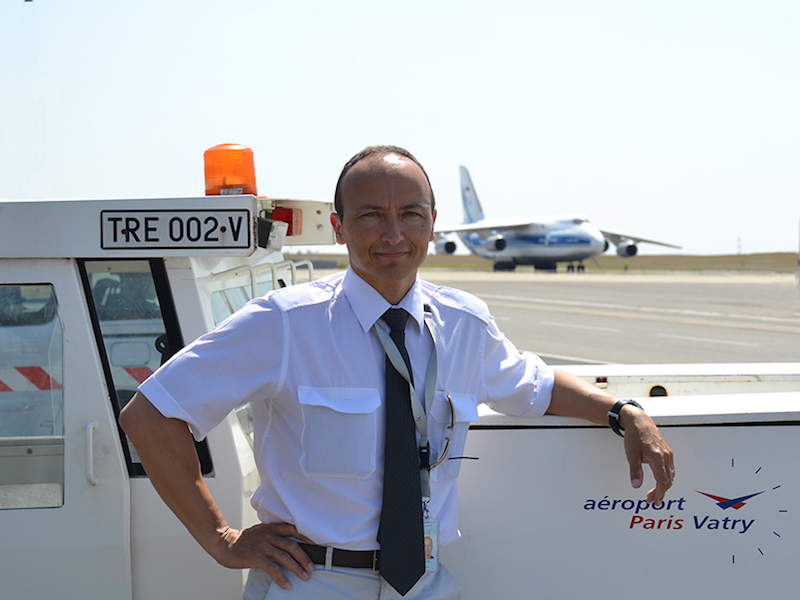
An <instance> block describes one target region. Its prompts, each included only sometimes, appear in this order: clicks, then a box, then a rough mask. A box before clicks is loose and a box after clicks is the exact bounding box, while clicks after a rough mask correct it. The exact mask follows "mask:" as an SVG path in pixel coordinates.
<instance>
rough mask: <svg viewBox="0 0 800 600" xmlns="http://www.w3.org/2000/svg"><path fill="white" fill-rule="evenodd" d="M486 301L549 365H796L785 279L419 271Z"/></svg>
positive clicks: (794, 292)
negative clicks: (760, 363)
mask: <svg viewBox="0 0 800 600" xmlns="http://www.w3.org/2000/svg"><path fill="white" fill-rule="evenodd" d="M420 276H421V277H422V278H423V279H426V280H428V281H431V282H433V283H437V284H440V285H448V286H452V287H457V288H460V289H463V290H466V291H469V292H471V293H473V294H475V295H476V296H478V297H480V298H482V299H483V300H484V301H486V302H487V303H488V305H489V308H490V309H491V312H492V314H493V315H494V316H495V319H496V320H497V323H498V325H499V326H500V329H501V330H502V331H503V332H504V333H505V334H506V336H507V337H508V338H509V339H511V341H513V342H514V343H515V344H516V345H517V347H518V348H519V349H520V350H528V351H531V352H534V353H536V354H539V355H540V356H541V357H542V358H544V359H545V360H546V361H547V362H548V363H550V364H613V363H621V364H653V363H731V362H737V363H738V362H750V363H753V362H800V290H798V287H797V281H796V278H795V277H794V276H793V275H785V274H747V275H742V274H736V273H733V274H725V273H709V272H684V273H681V272H669V273H666V274H660V273H659V274H654V273H636V272H629V273H622V274H621V273H616V274H611V273H609V274H603V273H600V274H597V273H590V274H587V273H584V274H578V273H555V274H549V273H547V274H546V273H531V272H513V273H494V272H471V271H447V270H438V269H422V270H421V272H420Z"/></svg>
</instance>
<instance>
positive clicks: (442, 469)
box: [428, 391, 478, 480]
mask: <svg viewBox="0 0 800 600" xmlns="http://www.w3.org/2000/svg"><path fill="white" fill-rule="evenodd" d="M449 395H450V399H452V401H453V409H452V412H451V409H450V401H449V400H448V392H444V391H437V392H436V395H435V396H434V398H433V405H432V406H431V418H430V419H429V420H428V428H429V434H430V435H429V439H430V442H431V452H432V454H433V456H432V457H431V463H434V462H436V461H438V460H439V459H440V458H441V456H442V453H443V452H444V451H445V449H446V450H447V454H446V455H445V457H444V460H443V461H442V462H440V463H439V464H438V465H436V467H435V468H434V469H433V470H432V471H431V478H435V479H438V480H442V479H455V478H456V477H458V474H459V472H460V471H461V462H462V460H461V457H463V456H464V446H465V445H466V443H467V432H469V424H470V423H474V422H476V421H477V420H478V405H477V399H476V397H475V396H473V395H470V394H453V393H450V394H449ZM453 415H455V419H454V420H455V425H453V427H452V437H451V439H450V447H449V448H448V447H447V438H448V436H450V435H451V429H450V426H451V423H452V422H453Z"/></svg>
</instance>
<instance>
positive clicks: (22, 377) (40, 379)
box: [0, 366, 62, 392]
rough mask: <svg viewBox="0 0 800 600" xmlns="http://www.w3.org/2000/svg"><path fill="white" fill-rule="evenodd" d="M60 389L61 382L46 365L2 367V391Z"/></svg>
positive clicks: (0, 372)
mask: <svg viewBox="0 0 800 600" xmlns="http://www.w3.org/2000/svg"><path fill="white" fill-rule="evenodd" d="M60 389H62V388H61V383H60V382H59V381H58V380H57V379H56V378H54V377H53V376H52V375H51V374H50V372H49V371H48V370H47V369H45V368H44V367H35V366H31V367H0V392H36V391H42V390H60Z"/></svg>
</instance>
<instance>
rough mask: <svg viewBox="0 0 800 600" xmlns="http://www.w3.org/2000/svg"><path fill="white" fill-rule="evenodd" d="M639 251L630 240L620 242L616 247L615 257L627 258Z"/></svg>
mask: <svg viewBox="0 0 800 600" xmlns="http://www.w3.org/2000/svg"><path fill="white" fill-rule="evenodd" d="M638 251H639V249H638V248H637V247H636V244H634V243H633V242H632V241H631V240H628V241H625V242H622V243H621V244H620V245H619V246H617V255H618V256H622V257H627V256H636V253H637V252H638Z"/></svg>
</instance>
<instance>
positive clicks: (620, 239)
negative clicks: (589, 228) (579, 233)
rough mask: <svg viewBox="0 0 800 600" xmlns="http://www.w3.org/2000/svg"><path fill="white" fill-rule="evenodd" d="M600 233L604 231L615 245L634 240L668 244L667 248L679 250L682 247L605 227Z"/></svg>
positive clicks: (660, 244)
mask: <svg viewBox="0 0 800 600" xmlns="http://www.w3.org/2000/svg"><path fill="white" fill-rule="evenodd" d="M600 233H602V234H603V235H604V236H605V237H607V238H608V239H609V240H610V241H611V243H612V244H614V245H615V246H619V245H620V244H622V243H624V242H629V241H630V242H634V243H635V244H640V243H642V242H644V243H645V244H655V245H657V246H666V247H667V248H677V249H678V250H681V249H682V248H681V247H680V246H675V245H673V244H665V243H664V242H656V241H654V240H648V239H645V238H641V237H636V236H633V235H623V234H621V233H613V232H611V231H606V230H604V229H601V230H600Z"/></svg>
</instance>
